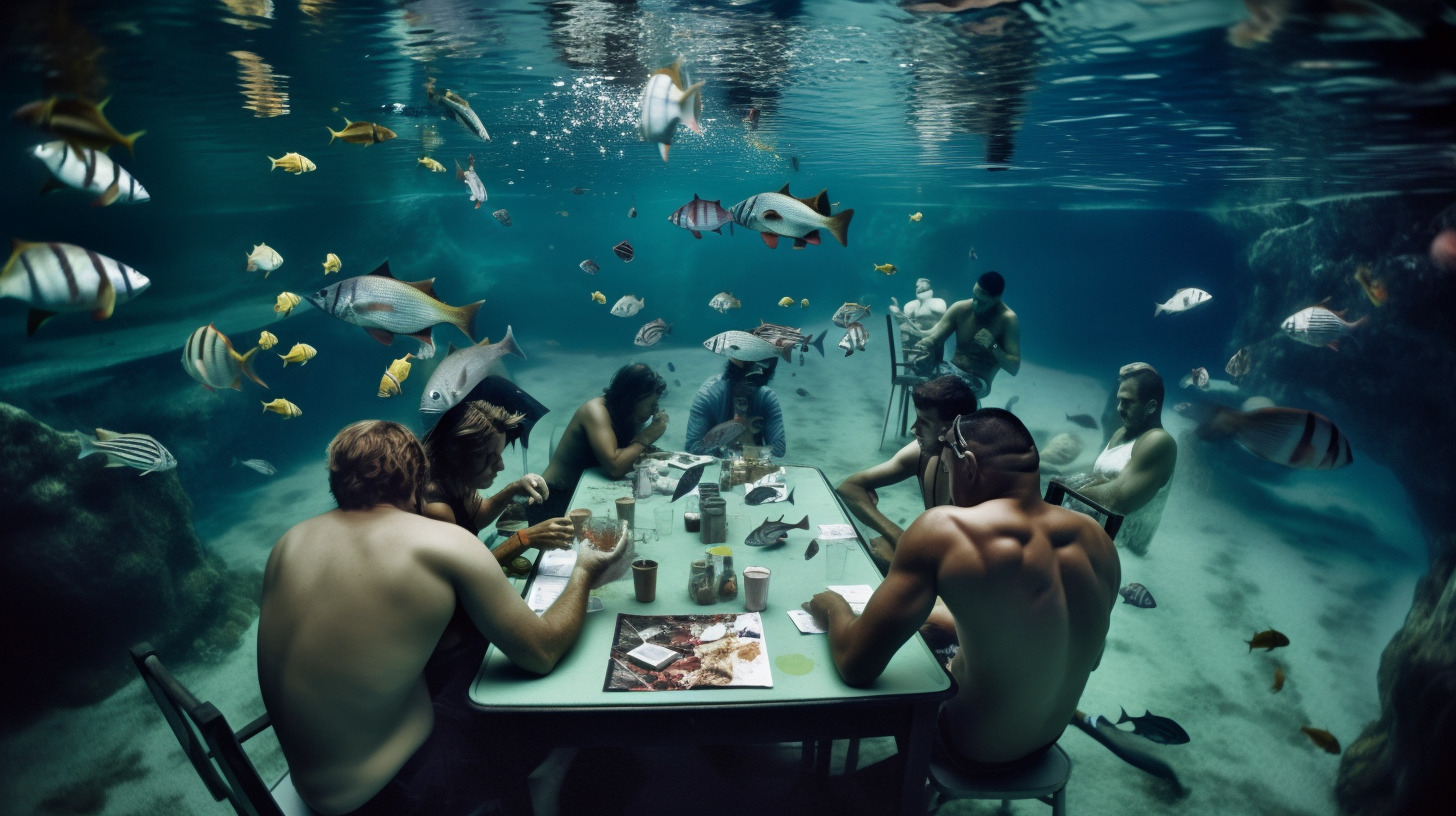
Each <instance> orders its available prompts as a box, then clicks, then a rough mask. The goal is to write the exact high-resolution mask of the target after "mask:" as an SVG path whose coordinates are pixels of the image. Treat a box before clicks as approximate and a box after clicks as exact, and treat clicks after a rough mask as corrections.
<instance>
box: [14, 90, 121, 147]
mask: <svg viewBox="0 0 1456 816" xmlns="http://www.w3.org/2000/svg"><path fill="white" fill-rule="evenodd" d="M109 101H111V100H110V99H109V98H108V99H105V100H102V102H101V104H99V105H98V104H96V103H94V102H88V101H87V100H85V99H80V98H75V99H71V98H66V99H63V98H61V97H57V96H52V97H49V98H47V99H42V100H39V101H36V102H31V103H29V104H26V105H22V106H20V107H19V108H17V109H16V110H15V112H14V113H12V114H11V115H10V118H11V119H13V120H14V121H16V122H23V123H26V124H29V125H32V126H34V127H38V128H40V129H42V130H49V131H50V132H52V133H54V134H56V135H57V136H60V137H61V139H62V140H64V141H65V142H67V143H68V144H73V145H80V146H81V147H91V148H95V149H97V150H102V151H104V150H106V149H107V148H109V147H111V146H112V145H114V144H119V145H121V146H122V147H125V148H126V149H127V152H129V153H130V152H134V151H133V150H132V147H133V145H134V144H135V143H136V140H137V139H140V138H141V137H142V134H144V133H146V131H145V130H138V131H137V132H136V133H131V134H128V135H125V136H123V135H122V134H121V133H120V132H119V131H118V130H117V129H116V128H114V127H112V126H111V123H110V122H108V121H106V114H104V113H102V112H101V110H102V108H105V107H106V103H107V102H109Z"/></svg>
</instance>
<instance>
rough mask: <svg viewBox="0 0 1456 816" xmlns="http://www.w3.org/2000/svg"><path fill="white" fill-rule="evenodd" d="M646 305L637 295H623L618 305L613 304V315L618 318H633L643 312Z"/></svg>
mask: <svg viewBox="0 0 1456 816" xmlns="http://www.w3.org/2000/svg"><path fill="white" fill-rule="evenodd" d="M645 303H646V301H645V300H643V299H642V298H639V297H637V296H636V295H622V297H621V298H619V299H618V300H617V302H616V303H613V304H612V314H614V315H616V316H617V317H631V316H632V315H634V314H637V313H638V312H640V311H642V306H643V305H644V304H645Z"/></svg>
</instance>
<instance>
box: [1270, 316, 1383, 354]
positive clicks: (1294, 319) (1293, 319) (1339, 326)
mask: <svg viewBox="0 0 1456 816" xmlns="http://www.w3.org/2000/svg"><path fill="white" fill-rule="evenodd" d="M1369 320H1370V316H1369V315H1366V316H1364V317H1362V318H1360V319H1359V320H1356V321H1355V322H1354V323H1349V322H1346V321H1345V312H1344V311H1343V310H1341V311H1338V312H1332V311H1330V310H1329V309H1326V308H1325V307H1324V306H1310V307H1309V308H1307V309H1300V310H1299V311H1297V312H1295V313H1294V314H1292V315H1290V316H1289V317H1286V318H1284V322H1283V323H1281V324H1279V329H1280V331H1283V332H1284V334H1285V335H1286V336H1288V337H1289V338H1290V339H1292V340H1298V341H1299V342H1301V343H1303V344H1305V345H1306V346H1328V347H1329V348H1332V349H1334V350H1335V351H1339V350H1340V340H1341V339H1343V338H1344V336H1345V335H1347V334H1349V333H1350V332H1351V331H1353V330H1355V329H1358V328H1360V327H1361V326H1363V325H1365V323H1366V322H1367V321H1369Z"/></svg>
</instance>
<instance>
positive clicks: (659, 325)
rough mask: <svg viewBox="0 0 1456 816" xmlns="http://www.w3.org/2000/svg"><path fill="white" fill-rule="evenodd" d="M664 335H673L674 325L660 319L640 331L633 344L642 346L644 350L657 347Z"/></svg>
mask: <svg viewBox="0 0 1456 816" xmlns="http://www.w3.org/2000/svg"><path fill="white" fill-rule="evenodd" d="M664 334H672V324H671V323H669V322H667V321H666V320H663V319H662V318H660V317H659V318H657V319H656V320H654V321H652V322H651V323H647V324H645V325H644V326H643V327H642V328H640V329H638V330H637V336H636V337H635V338H633V340H632V344H633V345H637V346H642V347H643V348H646V347H648V346H655V345H657V342H658V341H659V340H661V339H662V336H663V335H664Z"/></svg>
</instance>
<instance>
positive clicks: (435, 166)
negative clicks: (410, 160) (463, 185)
mask: <svg viewBox="0 0 1456 816" xmlns="http://www.w3.org/2000/svg"><path fill="white" fill-rule="evenodd" d="M419 164H420V166H421V167H423V168H425V169H427V170H429V171H430V172H431V173H443V172H445V165H443V164H440V163H439V162H437V161H435V160H434V159H432V158H430V157H429V156H424V157H422V158H420V160H419Z"/></svg>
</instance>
